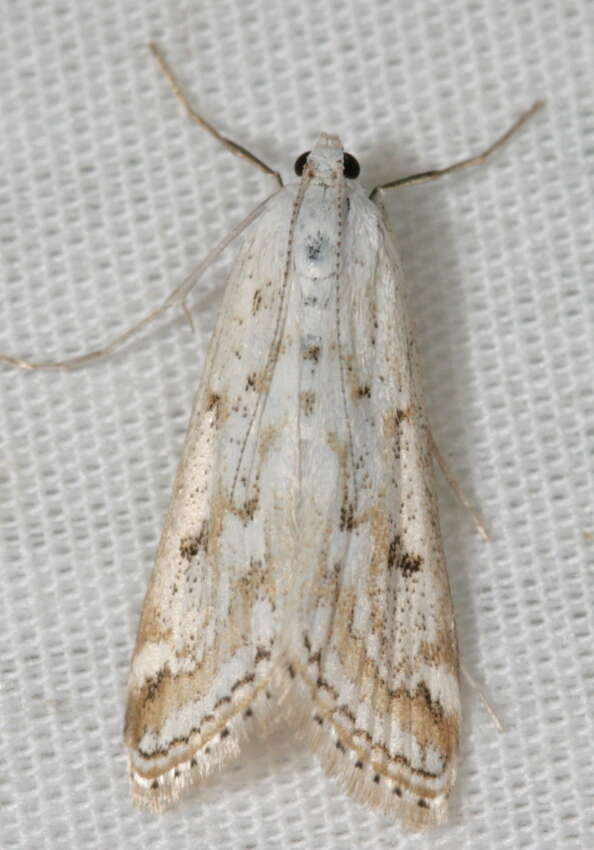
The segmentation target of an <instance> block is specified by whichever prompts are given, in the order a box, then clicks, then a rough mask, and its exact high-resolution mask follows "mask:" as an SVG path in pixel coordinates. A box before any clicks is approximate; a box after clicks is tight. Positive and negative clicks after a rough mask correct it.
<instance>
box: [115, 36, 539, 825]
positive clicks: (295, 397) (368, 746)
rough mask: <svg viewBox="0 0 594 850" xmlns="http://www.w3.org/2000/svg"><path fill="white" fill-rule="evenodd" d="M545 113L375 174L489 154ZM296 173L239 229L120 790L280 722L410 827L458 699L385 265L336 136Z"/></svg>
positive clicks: (397, 288)
mask: <svg viewBox="0 0 594 850" xmlns="http://www.w3.org/2000/svg"><path fill="white" fill-rule="evenodd" d="M153 52H154V53H155V55H156V57H157V59H158V61H159V63H160V64H161V67H162V69H163V70H164V72H165V74H166V75H167V76H168V78H169V80H170V83H171V85H172V87H173V89H174V91H175V93H176V94H177V95H178V96H180V97H181V98H182V102H183V103H184V106H185V107H186V110H187V111H188V113H189V114H190V116H191V117H192V118H193V119H194V120H196V121H197V123H199V124H201V125H202V126H203V127H205V128H206V129H207V130H209V131H210V132H211V133H213V134H214V135H215V136H217V138H219V139H220V140H221V141H223V143H224V144H226V145H227V147H229V148H230V149H231V150H233V151H234V152H235V153H239V154H240V155H242V156H244V157H247V158H248V159H250V160H251V161H252V163H254V164H256V165H258V166H259V167H260V168H262V169H263V170H265V171H266V172H267V173H270V174H274V172H272V171H271V170H270V169H269V168H268V167H267V166H265V165H263V164H262V163H260V161H259V160H256V159H255V157H253V156H252V155H250V154H249V153H248V152H246V151H245V150H244V149H243V148H239V146H237V145H235V144H234V143H232V142H229V140H227V139H224V138H222V137H221V136H220V135H219V134H218V133H217V132H216V131H215V130H214V129H213V128H212V127H211V126H210V125H208V124H206V122H205V121H204V119H202V118H201V117H200V116H198V115H197V114H196V113H194V112H193V110H192V109H191V107H190V106H189V104H188V103H187V101H185V100H184V99H183V95H182V94H181V90H180V88H179V85H178V84H177V82H176V81H175V79H174V78H173V76H172V74H171V71H170V70H169V69H168V67H167V66H166V64H165V62H164V60H163V58H162V57H161V56H160V55H159V54H158V51H157V50H156V48H153ZM541 105H542V104H540V103H537V104H535V105H534V106H533V107H532V109H531V110H529V112H527V113H526V114H525V115H524V116H522V117H521V118H520V119H519V120H518V121H517V122H516V124H515V125H514V126H513V127H512V129H511V130H509V131H508V132H507V133H506V134H505V135H504V136H502V137H501V138H500V139H499V140H498V141H497V142H495V144H494V145H492V146H491V148H490V149H489V150H488V151H486V152H485V153H484V154H482V155H480V156H479V157H475V158H473V159H470V160H465V161H463V162H461V163H457V164H455V165H453V166H450V167H449V168H447V169H442V170H441V171H437V172H427V173H425V174H421V175H415V176H413V177H411V178H405V179H403V180H401V181H394V182H393V183H389V184H386V185H385V186H384V187H380V188H387V187H389V186H394V185H398V184H401V183H405V182H406V183H413V182H422V181H424V180H428V179H432V178H434V177H437V176H441V175H442V174H445V173H447V172H449V171H453V170H456V169H458V168H461V167H465V166H466V165H471V164H474V163H476V162H480V161H482V160H483V159H484V158H485V157H486V156H487V155H489V154H490V153H491V152H492V151H494V150H496V149H497V148H498V147H499V146H501V145H502V144H503V143H504V142H505V141H506V140H507V139H508V138H509V136H510V135H511V134H512V133H513V132H514V131H515V130H516V129H518V128H519V127H520V126H521V125H522V124H523V123H524V121H525V120H526V119H527V118H528V117H529V116H530V115H531V114H533V112H534V111H536V110H537V109H538V108H540V106H541ZM295 168H296V171H297V173H298V174H300V175H301V181H300V182H299V183H296V184H293V185H288V186H284V187H282V188H281V189H280V191H278V192H277V193H276V194H275V195H273V196H272V197H271V198H270V199H269V201H268V202H266V203H265V204H264V206H263V208H262V211H261V213H260V215H259V216H258V217H257V219H256V220H255V221H254V222H253V223H252V224H251V226H250V229H249V231H248V232H247V233H246V236H245V240H244V243H243V246H242V248H241V250H240V253H239V256H238V258H237V260H236V262H235V265H234V267H233V270H232V272H231V276H230V278H229V281H228V284H227V289H226V292H225V296H224V299H223V303H222V307H221V311H220V316H219V320H218V324H217V327H216V330H215V333H214V336H213V339H212V341H211V344H210V350H209V354H208V358H207V362H206V366H205V370H204V375H203V378H202V383H201V387H200V389H199V391H198V395H197V398H196V401H195V405H194V410H193V414H192V418H191V421H190V426H189V430H188V434H187V438H186V444H185V448H184V452H183V455H182V458H181V462H180V465H179V468H178V472H177V477H176V481H175V485H174V491H173V497H172V500H171V504H170V507H169V511H168V514H167V519H166V522H165V527H164V530H163V534H162V537H161V542H160V545H159V549H158V553H157V559H156V564H155V568H154V571H153V575H152V578H151V582H150V585H149V588H148V591H147V594H146V598H145V601H144V607H143V611H142V617H141V621H140V627H139V631H138V637H137V641H136V648H135V651H134V657H133V660H132V668H131V672H130V680H129V694H128V706H127V711H126V722H125V740H126V745H127V748H128V753H129V771H130V781H131V787H132V793H133V796H134V798H135V800H136V801H137V802H138V803H139V804H141V805H143V806H148V807H149V808H151V809H154V810H161V809H163V808H165V807H167V806H169V805H170V804H171V803H173V802H174V801H175V800H176V798H177V797H178V796H179V795H180V793H181V792H182V791H183V789H184V788H186V787H187V786H189V785H191V784H192V783H193V782H195V781H197V780H199V779H200V778H201V777H203V776H205V775H207V774H208V773H210V772H211V771H212V770H214V769H217V768H219V767H221V765H222V764H223V763H224V762H225V761H226V760H228V759H229V758H233V757H236V756H237V755H238V753H239V742H240V740H241V738H242V737H243V736H245V735H247V734H249V733H250V730H251V729H252V727H253V726H254V724H257V725H258V726H259V727H260V728H261V729H264V730H266V729H267V728H269V727H270V726H271V725H272V722H273V721H274V720H276V719H277V718H278V717H279V716H284V717H287V718H289V719H291V720H292V721H293V722H294V723H296V725H298V728H299V730H300V733H301V735H302V737H303V739H304V740H305V741H306V742H307V744H308V745H309V746H310V747H311V749H312V750H313V751H314V752H315V753H316V754H317V755H318V756H319V758H320V760H321V762H322V764H323V766H324V768H325V769H326V771H327V772H328V773H329V774H330V775H332V776H336V777H338V778H339V779H340V780H341V781H342V783H343V785H344V786H345V788H346V789H347V791H348V792H349V793H351V794H352V795H353V797H355V799H357V800H359V801H360V802H362V803H366V804H371V805H373V806H376V807H378V808H379V809H381V810H382V811H384V812H385V813H387V814H388V815H392V816H395V817H399V818H400V819H401V820H402V821H403V822H404V823H405V824H406V825H407V826H409V827H411V828H413V829H422V828H424V827H428V826H432V825H435V824H438V823H440V822H442V821H443V820H444V818H445V816H446V813H447V798H448V795H449V793H450V791H451V789H452V786H453V783H454V779H455V775H456V758H457V752H458V736H459V727H460V694H459V682H458V650H457V643H456V630H455V623H454V611H453V606H452V599H451V596H450V590H449V585H448V578H447V573H446V567H445V560H444V553H443V546H442V540H441V533H440V528H439V519H438V509H437V504H436V500H435V495H434V487H433V475H432V459H431V452H430V449H431V445H432V442H431V438H430V434H429V430H428V426H427V423H426V420H425V416H424V413H423V406H422V400H421V393H420V387H419V378H418V374H417V365H416V359H415V351H414V342H413V335H412V332H411V328H410V326H409V323H408V320H407V313H406V306H405V299H404V292H403V276H402V270H401V266H400V262H399V259H398V255H397V253H396V250H395V248H394V245H393V242H392V239H391V236H390V233H389V230H388V227H387V225H386V223H385V221H384V217H383V215H382V212H381V208H380V207H378V206H376V204H375V203H373V201H372V200H371V199H370V197H369V196H368V194H367V193H366V192H365V191H364V190H363V189H362V187H361V186H360V185H359V184H358V182H357V179H356V178H357V176H358V173H359V166H358V164H357V162H356V160H355V159H354V158H353V157H351V156H350V155H349V154H347V153H345V152H344V151H343V147H342V144H341V142H340V139H339V138H338V137H337V136H334V135H329V134H326V133H323V134H322V135H321V136H320V138H319V139H318V141H317V143H316V145H315V147H314V149H313V150H312V151H311V152H310V153H308V154H303V155H302V156H301V157H300V158H299V159H298V160H297V162H296V165H295ZM275 176H277V177H278V175H275ZM279 182H280V178H279ZM374 194H375V192H374V193H372V196H371V197H373V196H374Z"/></svg>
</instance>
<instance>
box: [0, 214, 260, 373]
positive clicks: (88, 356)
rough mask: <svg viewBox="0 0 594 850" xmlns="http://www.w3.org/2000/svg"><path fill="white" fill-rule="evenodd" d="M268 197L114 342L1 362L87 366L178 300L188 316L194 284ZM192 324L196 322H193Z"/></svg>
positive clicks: (51, 366)
mask: <svg viewBox="0 0 594 850" xmlns="http://www.w3.org/2000/svg"><path fill="white" fill-rule="evenodd" d="M268 200H269V199H268V198H266V199H265V200H264V201H262V203H261V204H258V206H257V207H256V208H255V209H254V210H252V212H251V213H249V215H247V216H246V217H245V218H244V220H243V221H241V222H240V223H239V224H238V225H237V226H236V227H234V228H233V230H231V231H230V233H228V234H227V236H225V237H224V238H223V239H221V241H220V242H219V244H218V245H216V246H215V247H214V248H213V249H212V251H210V252H209V253H208V254H207V256H206V257H205V258H204V260H202V262H201V263H199V265H197V266H196V268H195V269H193V270H192V271H191V272H190V273H189V274H188V275H187V276H186V277H185V278H184V280H183V281H182V282H181V283H180V285H179V286H176V288H175V289H174V290H173V291H172V292H171V293H170V294H169V295H168V296H167V298H166V299H165V300H164V301H163V302H162V303H161V304H160V305H159V306H158V307H155V309H154V310H151V312H150V313H147V315H146V316H143V318H142V319H140V320H139V321H138V322H136V323H135V324H133V325H132V326H131V327H129V328H128V330H126V331H124V332H123V333H121V334H119V335H118V336H116V337H114V339H112V340H111V342H109V343H107V345H105V346H103V348H97V349H95V350H94V351H87V352H86V353H85V354H80V355H78V356H77V357H70V358H69V359H68V360H53V361H52V360H38V361H35V360H25V359H22V358H20V357H11V356H10V355H8V354H1V353H0V363H2V364H4V365H5V366H14V367H16V368H17V369H29V370H30V371H39V370H44V371H49V370H54V369H76V368H77V367H79V366H86V365H87V364H88V363H92V362H93V361H95V360H99V359H101V358H102V357H107V356H108V355H109V354H113V352H114V351H116V350H117V349H118V348H121V346H122V345H124V343H126V342H127V341H128V340H129V339H130V337H132V336H134V335H135V334H137V333H138V332H139V331H141V330H142V329H143V328H144V327H146V326H147V325H149V324H150V323H151V322H154V321H155V319H156V318H158V317H159V316H160V315H161V313H165V312H167V310H170V309H171V308H172V307H174V306H175V305H176V304H180V303H181V305H182V309H184V310H185V311H186V317H187V318H190V324H191V325H192V322H191V317H189V314H188V312H187V307H186V306H185V299H186V298H187V296H188V294H189V293H190V292H191V290H192V289H193V287H194V286H195V285H196V284H197V282H198V281H199V280H200V278H201V277H202V275H203V274H204V272H205V271H206V270H207V269H208V267H209V266H210V265H211V264H212V263H213V262H214V261H215V260H216V259H217V257H218V256H219V255H220V254H222V252H223V251H224V250H225V248H226V247H227V245H229V244H230V243H231V242H233V240H234V239H236V238H237V237H238V236H239V234H240V233H241V232H242V231H243V230H245V228H246V227H247V226H248V225H249V224H251V223H252V221H254V220H255V219H256V218H257V217H258V216H259V215H260V213H261V212H262V210H263V208H264V206H265V205H266V204H267V203H268ZM192 327H193V325H192Z"/></svg>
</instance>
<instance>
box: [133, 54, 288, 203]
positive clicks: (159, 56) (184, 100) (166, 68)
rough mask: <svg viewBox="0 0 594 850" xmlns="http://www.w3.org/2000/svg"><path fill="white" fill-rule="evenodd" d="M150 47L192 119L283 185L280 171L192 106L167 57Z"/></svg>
mask: <svg viewBox="0 0 594 850" xmlns="http://www.w3.org/2000/svg"><path fill="white" fill-rule="evenodd" d="M148 47H149V50H150V51H151V53H152V54H153V56H154V57H155V59H156V60H157V64H158V65H159V68H160V69H161V72H162V73H163V76H164V77H165V79H166V80H167V82H168V83H169V87H170V88H171V91H172V92H173V94H174V95H175V97H176V98H177V99H178V100H179V102H180V103H181V105H182V107H183V109H184V112H185V113H186V115H187V116H188V118H189V119H190V121H193V122H194V123H195V124H198V126H199V127H202V129H203V130H206V131H207V132H208V133H210V135H211V136H213V137H214V138H215V139H216V140H217V141H218V142H220V143H221V144H222V145H223V146H224V147H226V148H227V150H228V151H231V153H233V154H235V156H239V157H241V159H245V160H246V161H247V162H249V163H250V164H251V165H254V166H255V167H256V168H259V169H260V171H263V172H264V174H268V175H269V176H270V177H274V179H275V180H276V181H277V183H278V184H279V186H281V187H282V185H283V181H282V179H281V176H280V174H279V173H278V171H275V170H274V169H273V168H270V166H268V165H266V163H265V162H262V160H261V159H258V157H257V156H254V154H253V153H250V151H248V150H246V149H245V148H244V147H242V145H239V144H238V143H237V142H234V141H232V139H228V138H227V137H226V136H223V135H221V133H219V131H218V130H216V129H215V128H214V127H213V126H212V124H209V123H208V121H206V120H205V119H204V118H203V117H202V115H200V114H199V113H198V112H196V110H195V109H194V108H193V107H192V104H191V103H190V101H189V100H188V98H187V96H186V94H185V92H184V90H183V89H182V87H181V84H180V83H179V81H178V79H177V77H176V76H175V74H174V73H173V71H172V70H171V68H170V67H169V65H168V63H167V60H166V59H165V57H164V56H163V54H162V53H161V51H160V50H159V48H158V47H157V45H156V44H155V43H154V42H152V41H151V42H149V45H148Z"/></svg>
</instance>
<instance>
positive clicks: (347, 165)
mask: <svg viewBox="0 0 594 850" xmlns="http://www.w3.org/2000/svg"><path fill="white" fill-rule="evenodd" d="M342 168H343V173H344V176H345V177H347V178H348V179H349V180H354V179H355V178H356V177H358V176H359V172H360V170H361V169H360V168H359V163H358V162H357V160H356V159H355V157H354V156H352V155H351V154H350V153H346V152H345V154H344V157H343V161H342Z"/></svg>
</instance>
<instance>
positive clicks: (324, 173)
mask: <svg viewBox="0 0 594 850" xmlns="http://www.w3.org/2000/svg"><path fill="white" fill-rule="evenodd" d="M306 166H307V168H308V170H309V172H310V174H311V176H312V177H319V178H321V179H322V180H323V179H324V178H328V177H332V176H336V175H338V174H339V173H340V172H342V174H343V175H344V177H346V178H347V179H348V180H355V179H356V178H357V177H358V176H359V171H360V169H359V163H358V162H357V160H356V159H355V157H354V156H352V155H351V154H350V153H347V152H346V151H345V150H344V149H343V147H342V144H341V141H340V139H339V138H338V136H333V135H330V134H329V133H322V135H321V136H320V138H319V139H318V141H317V142H316V145H315V147H314V148H313V150H311V151H306V152H305V153H302V154H301V156H299V157H297V159H296V160H295V174H296V175H297V176H298V177H301V176H302V175H303V172H304V171H305V168H306Z"/></svg>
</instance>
